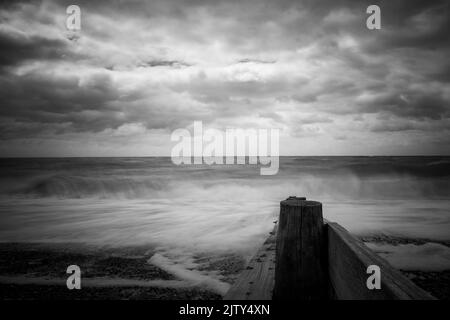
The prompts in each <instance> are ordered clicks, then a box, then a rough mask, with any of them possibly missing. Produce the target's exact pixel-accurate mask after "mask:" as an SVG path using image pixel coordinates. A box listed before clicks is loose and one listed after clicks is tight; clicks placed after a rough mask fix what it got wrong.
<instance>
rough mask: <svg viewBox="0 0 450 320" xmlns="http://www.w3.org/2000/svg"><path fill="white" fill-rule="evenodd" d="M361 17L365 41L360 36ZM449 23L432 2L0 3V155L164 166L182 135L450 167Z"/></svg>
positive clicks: (444, 7)
mask: <svg viewBox="0 0 450 320" xmlns="http://www.w3.org/2000/svg"><path fill="white" fill-rule="evenodd" d="M70 4H76V5H78V6H79V7H80V8H81V30H79V31H70V30H68V29H67V28H66V19H67V14H66V8H67V6H68V5H70ZM370 4H376V5H378V6H379V7H380V9H381V29H380V30H369V29H367V27H366V19H367V18H368V16H369V14H367V13H366V8H367V7H368V6H369V5H370ZM449 12H450V10H449V4H448V1H445V0H443V1H416V0H408V1H407V0H391V1H348V0H346V1H342V0H326V1H321V0H319V1H317V0H315V1H313V0H309V1H293V0H277V1H270V0H239V1H223V0H218V1H216V0H215V1H206V0H205V1H202V0H188V1H174V0H156V1H137V0H129V1H76V0H75V1H74V0H71V1H23V2H21V1H1V2H0V47H1V50H0V156H6V157H22V156H23V157H44V156H45V157H56V156H167V155H170V153H171V148H172V147H173V146H174V142H172V141H171V140H170V136H171V133H172V132H173V131H174V130H176V129H179V128H191V127H192V125H193V122H194V121H202V122H203V126H204V127H208V128H213V129H218V130H224V129H225V128H265V129H270V128H277V129H279V130H280V154H281V155H435V154H442V155H450V143H449V142H450V134H449V133H450V105H449V102H450V86H449V82H450V59H449V58H448V57H449V56H450V36H449V34H450V30H449Z"/></svg>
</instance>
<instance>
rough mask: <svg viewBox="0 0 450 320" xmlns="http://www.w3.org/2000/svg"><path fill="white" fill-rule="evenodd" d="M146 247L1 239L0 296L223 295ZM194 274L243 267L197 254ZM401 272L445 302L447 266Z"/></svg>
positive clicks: (224, 274) (234, 260)
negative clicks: (77, 284)
mask: <svg viewBox="0 0 450 320" xmlns="http://www.w3.org/2000/svg"><path fill="white" fill-rule="evenodd" d="M359 238H360V239H361V240H362V241H363V242H365V243H368V242H369V243H377V244H389V245H392V246H397V245H403V244H414V245H423V244H425V243H429V242H433V243H439V244H442V245H446V246H447V247H449V243H450V242H449V241H433V240H429V239H407V238H399V237H388V236H385V235H381V236H368V237H359ZM155 252H156V251H155V248H154V247H151V246H132V247H121V248H111V247H94V246H88V245H82V244H73V243H71V244H67V243H55V244H50V243H0V299H1V300H53V299H56V300H65V299H81V300H85V299H86V300H109V299H121V300H122V299H136V300H146V299H155V300H160V299H161V300H190V299H194V300H197V299H199V300H203V299H206V300H220V299H222V294H221V293H220V292H218V291H217V290H214V288H211V287H208V286H207V284H206V283H205V282H202V281H197V282H196V281H192V280H191V279H183V278H182V277H179V275H178V274H176V273H175V274H174V273H171V272H170V270H169V272H168V271H167V270H164V269H162V268H160V267H158V266H155V265H154V264H151V263H149V259H150V258H151V257H152V256H153V255H154V254H155ZM195 261H196V262H197V263H198V265H197V269H196V270H195V271H196V272H200V273H202V272H212V273H214V274H215V275H217V278H219V279H220V281H222V282H223V283H226V284H230V285H231V284H233V283H234V281H235V279H236V278H237V276H238V275H239V274H240V272H241V271H242V270H244V269H245V267H246V261H245V259H244V258H243V257H241V256H239V255H237V254H232V253H229V254H217V255H211V254H208V255H206V254H205V255H203V256H198V257H196V260H195ZM71 264H78V265H79V266H80V268H81V270H82V289H81V290H68V289H67V287H66V283H65V282H66V279H67V277H68V276H69V275H68V274H66V268H67V267H68V266H69V265H71ZM400 271H401V272H402V273H403V274H405V275H406V276H407V277H408V278H409V279H411V280H412V281H413V282H414V283H415V284H417V285H418V286H420V287H421V288H423V289H424V290H426V291H428V292H429V293H431V294H432V295H434V296H435V297H436V298H438V299H444V300H450V270H442V271H423V270H402V269H400Z"/></svg>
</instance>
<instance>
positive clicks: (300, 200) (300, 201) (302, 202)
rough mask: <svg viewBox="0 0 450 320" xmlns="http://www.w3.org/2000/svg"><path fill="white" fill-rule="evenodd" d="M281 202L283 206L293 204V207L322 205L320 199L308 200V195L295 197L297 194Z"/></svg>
mask: <svg viewBox="0 0 450 320" xmlns="http://www.w3.org/2000/svg"><path fill="white" fill-rule="evenodd" d="M280 204H281V205H282V206H293V207H315V206H321V205H322V204H321V203H320V202H318V201H311V200H306V197H295V196H290V197H289V198H287V199H286V200H283V201H281V202H280Z"/></svg>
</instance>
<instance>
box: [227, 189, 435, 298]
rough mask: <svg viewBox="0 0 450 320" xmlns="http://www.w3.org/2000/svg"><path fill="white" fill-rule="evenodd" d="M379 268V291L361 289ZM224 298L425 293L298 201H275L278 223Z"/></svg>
mask: <svg viewBox="0 0 450 320" xmlns="http://www.w3.org/2000/svg"><path fill="white" fill-rule="evenodd" d="M369 266H376V267H377V268H379V276H380V277H379V279H380V287H379V288H369V287H368V285H367V280H368V277H370V276H371V274H369V273H368V267H369ZM224 299H225V300H271V299H274V300H319V299H338V300H341V299H345V300H398V299H402V300H411V299H414V300H430V299H434V297H433V296H431V295H430V294H428V293H427V292H426V291H424V290H422V289H421V288H419V287H418V286H416V285H415V284H414V283H413V282H411V281H410V280H409V279H408V278H406V277H405V276H403V274H402V273H401V272H400V271H398V270H396V269H394V268H393V267H392V266H391V265H389V263H388V262H387V261H386V260H384V259H382V258H381V257H380V256H379V255H377V254H376V253H375V252H373V251H372V250H370V249H369V248H368V247H367V246H366V245H365V244H364V243H363V242H362V241H360V240H359V239H357V238H355V237H354V236H352V235H351V234H350V233H349V232H348V231H347V230H345V229H344V228H343V227H342V226H340V225H339V224H337V223H332V222H328V221H324V219H323V216H322V204H321V203H320V202H317V201H308V200H306V199H305V198H303V197H289V198H288V199H286V200H284V201H281V203H280V216H279V219H278V224H277V226H276V227H275V228H274V230H273V231H272V232H271V234H270V236H269V237H268V238H267V240H266V241H265V242H264V244H263V245H262V247H261V248H260V249H259V250H258V252H257V253H256V255H255V256H254V257H253V258H252V259H251V261H250V263H249V265H248V266H247V268H246V269H245V270H244V271H243V272H242V273H241V275H240V276H239V277H238V279H237V280H236V282H235V284H234V285H233V286H232V287H231V288H230V290H229V291H228V293H227V294H226V295H225V297H224Z"/></svg>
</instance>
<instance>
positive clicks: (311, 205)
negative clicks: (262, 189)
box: [273, 197, 328, 300]
mask: <svg viewBox="0 0 450 320" xmlns="http://www.w3.org/2000/svg"><path fill="white" fill-rule="evenodd" d="M324 240H325V238H324V225H323V217H322V204H321V203H320V202H316V201H306V200H304V198H295V197H289V198H288V199H287V200H285V201H282V202H281V203H280V218H279V222H278V233H277V241H276V266H275V286H274V295H273V298H274V299H277V300H312V299H326V298H327V294H328V293H327V291H328V290H327V289H328V287H327V283H328V281H327V267H326V248H325V245H326V242H325V241H324Z"/></svg>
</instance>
